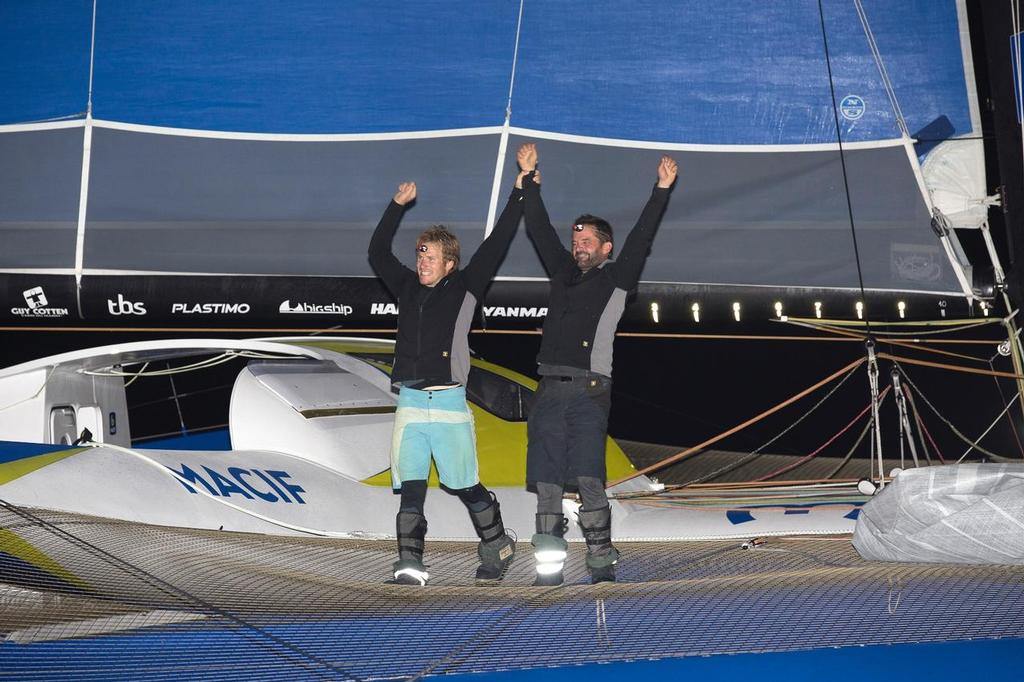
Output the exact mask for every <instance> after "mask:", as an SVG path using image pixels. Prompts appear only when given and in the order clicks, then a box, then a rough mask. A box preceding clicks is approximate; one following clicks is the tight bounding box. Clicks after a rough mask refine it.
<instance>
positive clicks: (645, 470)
mask: <svg viewBox="0 0 1024 682" xmlns="http://www.w3.org/2000/svg"><path fill="white" fill-rule="evenodd" d="M865 362H867V358H858V359H856V360H854V361H853V362H851V363H849V364H848V365H846V366H845V367H842V368H840V369H838V370H836V371H835V372H833V373H832V374H830V375H828V376H827V377H825V378H824V379H822V380H821V381H819V382H818V383H816V384H814V385H813V386H809V387H807V388H805V389H804V390H802V391H800V392H799V393H797V394H796V395H793V396H791V397H789V398H787V399H786V400H783V401H782V402H781V403H779V404H778V405H775V406H774V407H770V408H768V409H767V410H765V411H764V412H762V413H761V414H759V415H756V416H754V417H751V418H750V419H748V420H746V421H745V422H743V423H741V424H737V425H736V426H734V427H733V428H731V429H729V430H728V431H725V432H724V433H720V434H718V435H717V436H713V437H712V438H709V439H707V440H706V441H704V442H703V443H699V444H697V445H694V446H693V447H691V448H688V449H686V450H683V451H682V452H678V453H676V454H674V455H672V456H671V457H666V458H665V459H663V460H661V461H660V462H655V463H654V464H651V465H649V466H646V467H644V468H643V469H638V470H637V471H634V472H633V473H631V474H629V475H628V476H623V477H622V478H620V479H618V480H616V481H611V482H610V483H608V484H607V485H606V486H605V487H606V488H610V487H612V486H615V485H618V484H619V483H625V482H626V481H631V480H633V479H634V478H636V477H637V476H643V475H644V474H647V473H650V472H652V471H656V470H658V469H662V468H664V467H666V466H668V465H669V464H674V463H675V462H678V461H680V460H683V459H685V458H687V457H690V456H691V455H694V454H696V453H698V452H700V451H701V450H703V449H704V448H706V447H708V446H709V445H712V444H714V443H717V442H718V441H720V440H723V439H724V438H727V437H729V436H731V435H732V434H734V433H736V432H737V431H742V430H743V429H745V428H747V427H748V426H750V425H751V424H755V423H757V422H759V421H761V420H762V419H764V418H765V417H768V416H770V415H772V414H775V413H776V412H778V411H779V410H781V409H782V408H784V407H786V406H788V405H791V404H792V403H795V402H796V401H797V400H800V399H801V398H803V397H804V396H806V395H808V394H810V393H813V392H814V391H816V390H818V389H819V388H821V387H822V386H824V385H825V384H828V383H830V382H831V381H833V380H835V379H836V378H838V377H840V376H842V375H843V374H845V373H846V372H849V371H850V370H852V369H853V368H854V367H859V366H860V365H862V364H863V363H865Z"/></svg>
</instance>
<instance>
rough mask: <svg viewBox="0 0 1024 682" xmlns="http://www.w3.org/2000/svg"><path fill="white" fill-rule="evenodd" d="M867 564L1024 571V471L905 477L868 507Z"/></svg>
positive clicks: (858, 534)
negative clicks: (985, 566) (947, 565)
mask: <svg viewBox="0 0 1024 682" xmlns="http://www.w3.org/2000/svg"><path fill="white" fill-rule="evenodd" d="M853 546H854V547H856V548H857V551H858V552H860V554H861V556H863V557H864V558H865V559H874V560H878V561H925V562H935V563H958V564H1018V565H1022V564H1024V463H1021V464H959V465H954V466H938V467H927V468H922V469H910V470H907V471H904V472H903V473H901V474H900V475H899V476H897V477H896V479H895V480H894V481H893V482H892V483H891V484H890V485H888V486H886V487H885V489H883V490H882V491H881V492H880V493H878V495H876V496H875V497H874V498H872V499H871V501H870V502H868V503H867V504H866V505H864V508H863V510H862V511H861V514H860V517H859V518H858V519H857V527H856V530H855V531H854V533H853Z"/></svg>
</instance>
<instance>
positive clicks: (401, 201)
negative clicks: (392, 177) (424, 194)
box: [394, 182, 416, 206]
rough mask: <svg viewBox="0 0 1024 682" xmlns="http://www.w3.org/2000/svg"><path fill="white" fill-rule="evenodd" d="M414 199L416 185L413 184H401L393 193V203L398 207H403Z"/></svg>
mask: <svg viewBox="0 0 1024 682" xmlns="http://www.w3.org/2000/svg"><path fill="white" fill-rule="evenodd" d="M415 198H416V183H415V182H403V183H402V184H401V185H399V186H398V191H397V192H395V197H394V201H395V203H396V204H398V205H399V206H405V205H406V204H408V203H409V202H410V201H412V200H413V199H415Z"/></svg>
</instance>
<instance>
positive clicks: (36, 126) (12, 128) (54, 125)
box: [0, 118, 85, 135]
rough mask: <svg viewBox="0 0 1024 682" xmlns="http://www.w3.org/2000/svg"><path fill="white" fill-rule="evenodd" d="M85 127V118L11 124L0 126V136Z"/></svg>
mask: <svg viewBox="0 0 1024 682" xmlns="http://www.w3.org/2000/svg"><path fill="white" fill-rule="evenodd" d="M84 125H85V118H76V119H72V120H70V121H42V122H40V123H11V124H8V125H0V135H2V134H3V133H31V132H35V131H37V130H61V129H63V128H81V127H83V126H84Z"/></svg>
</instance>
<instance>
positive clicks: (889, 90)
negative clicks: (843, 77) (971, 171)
mask: <svg viewBox="0 0 1024 682" xmlns="http://www.w3.org/2000/svg"><path fill="white" fill-rule="evenodd" d="M853 4H854V5H855V6H856V8H857V16H858V17H859V18H860V25H861V27H863V29H864V35H865V36H867V40H868V47H869V48H870V50H871V57H872V58H873V59H874V60H875V67H876V68H877V69H878V74H879V76H881V78H882V87H883V88H885V94H886V96H887V97H888V98H889V104H890V105H891V106H892V111H893V114H895V115H896V125H897V127H899V129H900V133H901V134H902V135H903V137H906V138H909V137H910V131H909V130H907V121H906V119H904V118H903V110H902V109H901V108H900V102H899V100H898V99H896V89H895V88H893V86H892V81H891V80H890V79H889V72H888V70H886V68H885V62H883V61H882V53H881V52H880V51H879V49H878V43H877V42H876V41H875V34H874V32H873V31H872V30H871V24H870V23H869V22H868V15H867V12H865V11H864V5H863V4H862V3H861V0H854V2H853Z"/></svg>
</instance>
